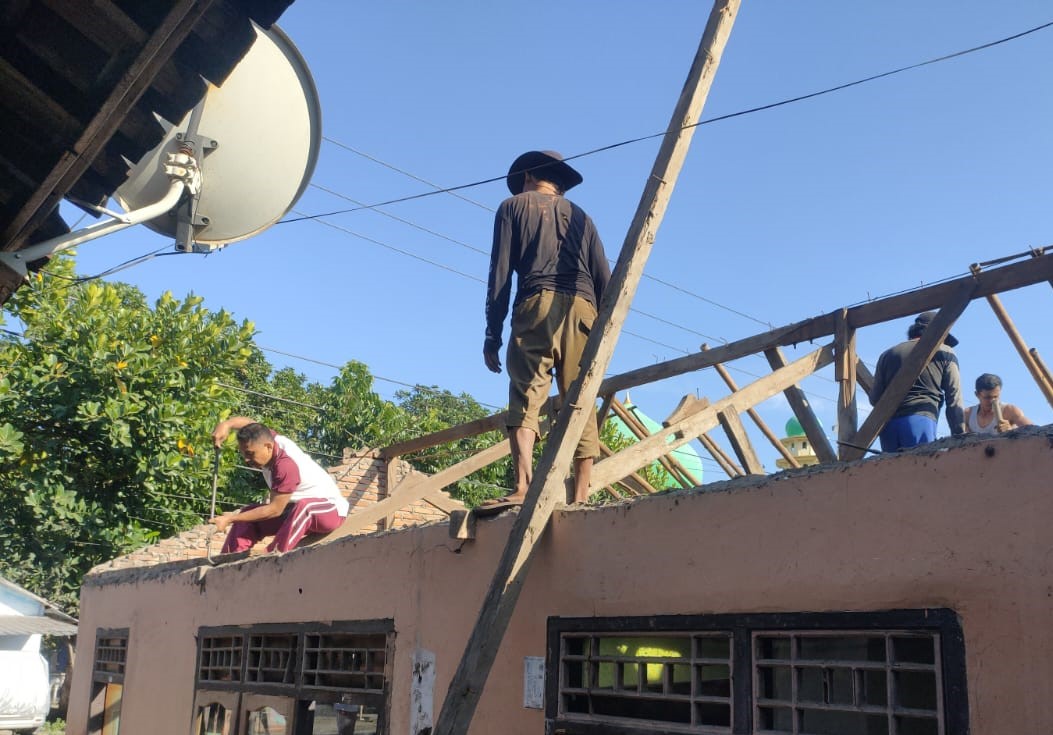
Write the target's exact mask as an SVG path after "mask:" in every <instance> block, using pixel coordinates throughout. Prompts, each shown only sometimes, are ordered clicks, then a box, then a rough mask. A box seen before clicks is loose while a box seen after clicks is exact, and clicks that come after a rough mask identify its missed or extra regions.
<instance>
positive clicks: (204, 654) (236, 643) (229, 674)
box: [197, 634, 245, 682]
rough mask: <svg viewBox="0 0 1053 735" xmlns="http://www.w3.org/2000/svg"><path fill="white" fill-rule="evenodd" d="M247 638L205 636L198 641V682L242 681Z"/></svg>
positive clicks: (237, 636) (238, 636) (237, 635)
mask: <svg viewBox="0 0 1053 735" xmlns="http://www.w3.org/2000/svg"><path fill="white" fill-rule="evenodd" d="M244 647H245V636H243V635H240V634H233V635H230V634H228V635H204V636H201V637H200V638H199V641H198V657H197V660H198V667H197V678H198V681H207V682H235V681H241V662H242V657H243V653H244Z"/></svg>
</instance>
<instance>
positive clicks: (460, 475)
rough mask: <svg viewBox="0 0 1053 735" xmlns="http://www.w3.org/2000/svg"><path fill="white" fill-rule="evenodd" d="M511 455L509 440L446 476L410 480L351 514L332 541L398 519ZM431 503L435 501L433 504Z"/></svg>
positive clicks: (443, 473)
mask: <svg viewBox="0 0 1053 735" xmlns="http://www.w3.org/2000/svg"><path fill="white" fill-rule="evenodd" d="M510 451H511V447H510V445H509V443H508V440H507V439H505V440H504V441H503V442H500V443H498V444H495V445H494V446H492V447H489V448H488V449H484V450H483V451H481V452H479V453H478V454H474V455H472V456H471V457H469V458H468V459H466V460H464V461H462V462H458V463H457V464H455V465H453V466H452V467H447V468H446V469H444V470H443V471H442V472H437V473H435V474H434V475H431V476H430V477H416V476H410V477H406V478H405V479H403V480H402V482H400V483H399V484H398V485H396V486H395V488H394V489H393V490H392V491H391V493H390V494H389V495H388V497H386V498H384V499H383V500H381V501H380V502H379V503H374V504H373V505H371V506H369V507H368V508H363V509H362V510H359V511H351V512H350V513H348V514H347V518H345V519H344V522H343V523H342V524H341V525H340V528H338V529H336V530H335V531H333V532H332V533H331V534H329V536H328V538H329V539H330V540H332V539H336V538H340V537H341V536H349V535H351V534H353V533H355V532H357V531H361V530H362V529H363V528H365V527H367V526H370V525H373V524H374V523H378V522H380V521H382V520H384V519H386V518H388V517H389V516H392V515H394V514H395V512H396V511H398V510H401V509H402V508H405V507H406V506H407V505H410V504H411V503H415V502H417V501H418V500H427V499H428V498H430V497H433V495H434V493H435V492H436V491H437V490H442V489H443V488H444V487H447V486H449V485H452V484H453V483H455V482H457V481H458V480H463V479H464V478H465V477H467V476H468V475H470V474H472V473H473V472H476V471H477V470H481V469H482V468H483V467H486V466H487V465H490V464H493V463H494V462H496V461H497V460H499V459H501V458H502V457H506V456H508V454H509V452H510ZM428 502H431V501H430V500H429V501H428Z"/></svg>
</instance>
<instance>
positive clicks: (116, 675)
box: [92, 632, 128, 681]
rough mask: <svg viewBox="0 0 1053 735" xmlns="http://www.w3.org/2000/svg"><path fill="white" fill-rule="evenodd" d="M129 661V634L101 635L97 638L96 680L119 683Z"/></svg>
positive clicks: (94, 671) (94, 672) (94, 670)
mask: <svg viewBox="0 0 1053 735" xmlns="http://www.w3.org/2000/svg"><path fill="white" fill-rule="evenodd" d="M127 659H128V634H127V633H123V634H107V633H101V632H100V633H99V634H98V635H97V636H96V638H95V666H94V668H93V670H92V672H93V674H94V675H95V678H102V679H105V680H108V681H119V680H122V679H123V678H124V667H125V663H126V661H127Z"/></svg>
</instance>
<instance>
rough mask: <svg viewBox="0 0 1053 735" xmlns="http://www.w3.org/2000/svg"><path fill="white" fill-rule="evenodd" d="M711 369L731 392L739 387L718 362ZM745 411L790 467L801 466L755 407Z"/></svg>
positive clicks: (703, 347) (704, 347) (704, 346)
mask: <svg viewBox="0 0 1053 735" xmlns="http://www.w3.org/2000/svg"><path fill="white" fill-rule="evenodd" d="M702 349H703V350H704V349H706V345H702ZM713 369H714V370H716V371H717V375H719V376H720V377H721V378H722V379H723V380H724V383H725V384H726V385H727V386H728V388H729V389H730V390H731V392H732V393H734V392H735V391H737V390H738V389H739V386H738V385H737V384H736V383H735V379H734V378H732V377H731V373H729V372H728V369H727V368H726V367H724V366H723V365H721V364H720V363H717V364H716V365H714V366H713ZM746 413H747V414H748V415H749V417H750V418H751V419H752V420H753V423H754V424H756V426H757V428H758V429H760V431H761V433H762V434H764V436H765V438H767V440H768V441H769V442H771V445H772V446H773V447H775V451H777V452H778V453H779V454H781V455H782V458H783V459H785V460H786V461H787V463H789V465H790V467H800V466H801V463H800V462H798V461H797V458H796V457H794V456H793V455H792V454H790V450H789V449H787V448H786V446H785V445H784V444H783V443H782V442H781V441H779V437H777V436H775V432H774V431H772V430H771V427H770V426H768V424H766V423H765V422H764V419H762V418H761V416H760V414H759V413H757V410H756V409H755V408H749V409H747V410H746Z"/></svg>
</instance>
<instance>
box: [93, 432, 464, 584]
mask: <svg viewBox="0 0 1053 735" xmlns="http://www.w3.org/2000/svg"><path fill="white" fill-rule="evenodd" d="M329 474H330V475H332V476H333V478H334V479H335V480H336V484H337V486H338V487H339V488H340V491H341V492H342V493H343V495H344V497H345V498H347V501H348V503H349V504H350V505H351V510H350V512H351V513H354V512H355V511H356V510H362V509H363V508H367V507H369V506H370V505H373V504H374V503H377V502H378V501H380V500H382V499H383V498H385V497H387V494H388V489H389V488H394V487H395V486H397V485H398V483H400V482H402V480H404V479H405V478H407V477H409V476H412V475H416V476H419V477H424V476H425V475H424V474H423V473H421V472H418V471H417V470H415V469H413V467H411V466H410V465H409V464H408V463H406V462H403V461H402V460H401V459H396V460H394V461H392V462H391V463H387V462H385V461H384V460H382V459H380V456H379V452H377V451H376V450H372V449H365V450H353V449H345V450H344V455H343V460H342V461H341V463H340V464H338V465H336V466H334V467H330V468H329ZM389 475H390V481H389ZM446 517H447V516H446V514H445V513H444V512H442V511H441V510H439V509H438V508H436V507H435V506H433V505H430V504H429V503H426V502H424V501H423V500H420V501H417V502H416V503H413V504H412V505H409V506H407V507H405V508H402V509H400V510H398V511H396V512H395V514H394V516H393V517H392V518H391V519H390V520H391V525H390V527H391V528H393V529H396V528H405V527H406V526H415V525H419V524H421V523H431V522H432V521H441V520H445V519H446ZM386 527H387V526H386V524H385V523H384V522H381V523H378V524H377V525H376V526H374V527H372V528H365V529H363V530H361V531H359V532H358V533H372V532H374V531H377V530H383V529H384V528H386ZM209 537H211V540H212V546H211V549H212V555H213V556H216V555H218V554H219V551H220V549H221V548H223V541H224V540H225V538H226V533H216V532H215V531H214V529H213V526H211V525H209V524H202V525H200V526H195V527H194V528H191V529H190V530H189V531H184V532H183V533H180V534H178V535H176V536H172V537H171V538H167V539H164V540H163V541H160V542H158V543H156V544H152V545H151V546H146V547H143V548H142V549H138V550H137V551H133V552H132V553H131V554H127V555H125V556H122V557H118V558H117V559H114V560H112V561H109V562H106V563H105V564H100V565H99V566H97V567H95V568H94V569H92V570H91V573H95V572H103V571H108V570H111V569H127V568H130V567H145V566H152V565H154V564H160V563H163V562H172V561H183V560H187V559H203V558H204V557H205V556H206V555H207V553H208V550H209ZM323 538H324V537H323ZM309 540H310V537H308V541H309ZM269 541H270V539H265V540H264V541H261V542H260V543H259V544H257V545H256V548H255V549H254V551H260V550H262V547H263V546H266V544H267V543H268V542H269Z"/></svg>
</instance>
